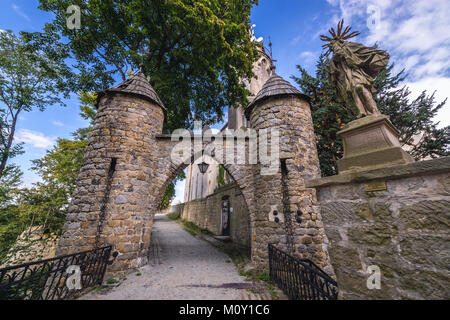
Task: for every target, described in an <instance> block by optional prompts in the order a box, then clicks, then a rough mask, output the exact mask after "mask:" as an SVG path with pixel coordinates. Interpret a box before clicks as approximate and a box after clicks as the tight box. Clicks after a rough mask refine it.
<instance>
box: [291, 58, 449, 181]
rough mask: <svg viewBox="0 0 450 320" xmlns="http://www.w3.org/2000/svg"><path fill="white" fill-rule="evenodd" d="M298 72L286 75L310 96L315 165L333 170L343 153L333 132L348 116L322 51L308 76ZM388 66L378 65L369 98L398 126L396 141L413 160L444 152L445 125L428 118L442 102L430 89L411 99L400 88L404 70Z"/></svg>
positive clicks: (330, 172)
mask: <svg viewBox="0 0 450 320" xmlns="http://www.w3.org/2000/svg"><path fill="white" fill-rule="evenodd" d="M297 68H298V70H299V71H300V77H295V76H292V79H293V80H295V81H296V82H297V84H298V85H299V86H300V88H301V89H302V90H303V92H304V93H305V94H307V95H309V96H310V97H311V111H312V117H313V122H314V130H315V133H316V136H317V149H318V153H319V161H320V169H321V171H322V175H323V176H331V175H335V174H337V173H338V172H337V160H338V159H340V158H342V156H343V147H342V141H341V139H340V138H339V137H338V136H337V132H338V131H339V130H341V129H342V128H343V127H344V125H345V124H346V123H348V122H350V121H352V120H354V119H353V117H352V115H351V114H350V113H349V112H348V110H347V108H345V107H344V104H343V103H342V101H340V99H339V98H338V95H337V92H336V90H335V88H333V86H332V85H331V83H330V82H329V79H328V59H327V58H326V57H325V56H324V55H323V54H322V55H321V56H320V57H319V60H318V62H317V64H316V73H315V75H314V76H311V75H310V74H308V72H307V71H306V70H305V69H304V68H302V67H301V66H300V65H298V66H297ZM393 68H394V65H390V66H388V67H386V68H385V70H383V71H382V72H381V73H380V74H379V75H378V77H377V78H376V79H375V82H374V87H375V88H376V90H377V93H376V94H374V99H375V101H376V102H377V106H378V109H379V110H380V112H381V113H383V114H385V115H387V116H389V117H390V119H391V122H392V124H393V125H394V126H395V127H396V128H397V129H398V130H399V131H400V143H401V144H402V147H403V148H404V149H405V150H406V151H407V152H408V153H410V154H411V155H412V156H413V157H414V158H415V159H416V160H423V159H428V158H437V157H441V156H448V155H450V150H449V141H450V126H447V127H445V128H438V125H439V123H434V122H433V118H434V117H435V116H436V114H437V112H438V111H439V110H440V109H441V108H442V107H443V106H444V105H445V103H446V101H443V102H440V103H436V101H435V97H434V93H433V94H432V95H427V93H426V91H424V92H422V93H421V94H420V96H419V97H417V98H416V99H411V97H410V95H411V91H410V90H409V89H408V88H407V87H406V86H403V87H401V83H402V82H403V81H404V80H405V77H406V75H405V73H404V71H401V72H400V73H398V74H396V75H392V70H393Z"/></svg>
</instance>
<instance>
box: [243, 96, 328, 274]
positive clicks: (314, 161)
mask: <svg viewBox="0 0 450 320" xmlns="http://www.w3.org/2000/svg"><path fill="white" fill-rule="evenodd" d="M250 122H251V126H252V128H255V129H257V130H261V129H272V130H273V129H278V130H279V131H280V141H279V148H280V155H279V158H280V162H281V163H280V167H279V169H278V172H277V173H276V174H274V175H261V173H260V168H261V164H258V165H257V166H255V167H257V171H256V172H255V174H254V182H253V183H254V186H255V194H257V195H259V196H258V198H257V199H255V200H256V212H255V219H254V228H253V229H252V230H254V232H255V238H256V239H257V241H256V243H255V244H254V246H253V248H252V250H253V251H254V253H253V256H254V257H257V258H256V259H255V260H257V261H256V263H258V260H259V261H260V262H261V264H262V265H264V264H265V263H266V262H267V260H268V250H267V247H268V244H269V243H272V244H276V246H277V247H279V248H280V249H282V250H285V251H289V252H290V251H291V250H289V247H290V244H289V243H288V237H287V236H286V234H290V236H291V240H290V241H291V242H292V243H291V246H292V252H290V253H292V254H293V255H296V256H298V257H300V258H305V259H311V260H313V261H314V262H315V263H316V264H317V265H319V266H320V267H321V268H324V270H325V271H326V272H328V273H331V274H332V273H333V270H332V268H331V266H330V264H329V258H328V254H327V252H326V248H325V247H324V246H323V244H324V240H325V232H324V229H323V224H322V219H321V216H320V211H319V207H318V204H317V198H316V190H315V189H313V188H308V187H306V185H305V181H306V180H309V179H313V178H316V177H320V169H319V159H318V155H317V149H316V137H315V134H314V127H313V122H312V118H311V110H310V105H309V103H308V101H306V100H305V99H302V98H299V97H297V96H285V97H275V98H269V99H265V100H263V101H262V102H259V104H257V105H256V106H255V107H254V109H253V110H252V112H251V115H250ZM260 133H261V131H260ZM269 141H270V142H269V147H268V149H269V150H270V145H271V143H272V141H271V140H269ZM258 163H261V161H258ZM283 170H284V173H283ZM274 211H277V212H278V216H281V217H282V220H280V221H279V222H276V221H274V220H273V219H270V218H271V217H272V216H273V213H274ZM299 213H301V216H300V218H301V220H297V218H298V217H299V216H298V214H299ZM289 224H290V226H291V227H290V228H289ZM289 229H290V230H289Z"/></svg>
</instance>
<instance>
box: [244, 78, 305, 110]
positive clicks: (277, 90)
mask: <svg viewBox="0 0 450 320" xmlns="http://www.w3.org/2000/svg"><path fill="white" fill-rule="evenodd" d="M284 95H296V96H301V97H302V98H304V99H306V100H308V101H309V100H310V97H308V96H307V95H305V94H303V93H301V92H300V91H299V90H298V89H297V88H295V87H294V86H293V85H291V84H290V83H289V82H288V81H286V80H284V79H283V78H282V77H280V76H279V75H277V74H276V73H275V72H274V73H273V74H272V76H271V77H270V78H269V79H268V80H267V81H266V83H265V84H264V85H263V87H262V89H261V90H260V91H259V92H258V94H257V95H256V97H255V99H253V101H252V102H251V103H250V104H249V105H248V107H247V108H245V115H246V116H247V118H249V115H250V112H251V110H252V109H253V108H254V107H255V105H256V104H258V103H259V102H261V101H263V100H265V99H267V98H270V97H275V96H284Z"/></svg>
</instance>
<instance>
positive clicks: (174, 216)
mask: <svg viewBox="0 0 450 320" xmlns="http://www.w3.org/2000/svg"><path fill="white" fill-rule="evenodd" d="M166 216H167V218H169V219H170V220H175V221H176V220H180V216H179V215H178V214H176V213H174V212H170V213H168V214H166Z"/></svg>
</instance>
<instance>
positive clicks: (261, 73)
mask: <svg viewBox="0 0 450 320" xmlns="http://www.w3.org/2000/svg"><path fill="white" fill-rule="evenodd" d="M258 51H259V59H258V60H257V61H256V62H255V63H254V64H253V74H254V75H255V76H254V77H253V78H252V79H251V80H250V81H249V80H247V79H244V80H243V83H244V84H245V86H246V88H247V90H248V91H250V92H251V95H250V97H249V102H250V103H251V102H252V101H253V99H254V98H255V96H256V95H257V94H258V93H259V92H260V90H261V89H262V87H263V85H264V84H265V83H266V82H267V80H268V79H269V78H270V77H271V76H272V75H273V73H274V70H275V67H274V64H273V60H272V58H271V57H270V56H269V55H268V54H267V52H266V49H264V47H258ZM242 127H244V128H249V127H250V123H249V121H248V119H247V118H246V116H245V114H244V107H242V106H239V107H237V108H234V107H229V108H228V122H227V123H226V124H225V126H224V127H223V128H222V130H221V131H226V130H228V129H230V130H236V129H239V128H242ZM203 160H205V162H207V163H208V164H209V167H208V170H207V172H205V173H204V174H202V173H201V172H200V170H199V167H198V164H199V163H201V162H202V161H203ZM218 176H219V164H218V163H217V162H215V161H214V160H213V159H211V158H209V159H207V157H206V156H205V159H198V160H197V161H196V162H194V163H193V164H191V165H189V166H188V167H187V169H186V184H185V189H184V202H185V203H186V202H189V201H192V200H195V199H203V198H206V197H207V196H209V195H211V194H213V193H214V192H215V190H216V189H217V187H218V186H219V184H220V183H219V181H218ZM232 182H233V181H232V178H231V177H230V176H229V175H228V174H227V173H226V172H225V174H224V184H226V185H227V184H230V183H232Z"/></svg>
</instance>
